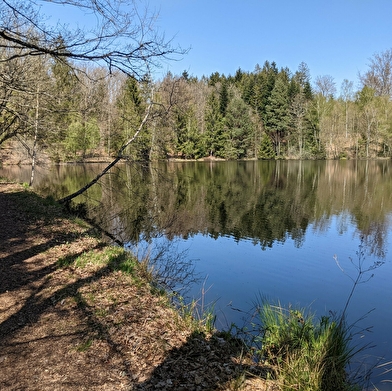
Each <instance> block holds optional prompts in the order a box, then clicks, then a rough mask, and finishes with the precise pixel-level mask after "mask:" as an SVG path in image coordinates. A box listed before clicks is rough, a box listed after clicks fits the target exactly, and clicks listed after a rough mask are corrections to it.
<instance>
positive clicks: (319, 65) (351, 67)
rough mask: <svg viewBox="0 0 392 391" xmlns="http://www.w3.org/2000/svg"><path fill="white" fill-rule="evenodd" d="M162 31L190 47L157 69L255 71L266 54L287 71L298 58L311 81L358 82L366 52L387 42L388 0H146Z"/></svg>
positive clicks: (390, 29)
mask: <svg viewBox="0 0 392 391" xmlns="http://www.w3.org/2000/svg"><path fill="white" fill-rule="evenodd" d="M149 4H150V7H151V8H152V9H156V10H157V11H159V18H158V20H157V25H158V26H159V27H160V29H161V30H162V31H164V32H165V34H166V37H167V38H169V37H174V41H173V42H175V43H178V44H179V45H181V46H182V47H183V48H190V51H189V53H188V54H187V55H186V56H185V57H184V58H183V59H182V60H181V61H176V62H171V63H166V64H164V65H163V68H162V72H163V73H165V72H167V71H169V70H170V71H171V72H172V73H174V74H181V73H182V72H183V71H184V70H187V71H188V73H189V74H190V75H193V76H197V77H201V76H202V75H206V76H209V75H211V74H212V73H213V72H216V71H218V72H220V73H224V74H225V75H228V74H232V75H234V74H235V72H236V70H237V69H238V68H241V69H242V70H243V71H253V70H254V68H255V65H256V64H259V65H261V66H262V65H263V63H264V62H265V61H266V60H268V61H270V62H272V61H275V62H276V64H277V66H278V67H279V68H280V67H288V68H289V69H290V70H291V71H292V72H294V71H296V70H297V68H298V65H299V64H300V63H301V62H302V61H303V62H305V63H306V64H307V65H308V67H309V69H310V74H311V77H312V81H314V80H315V79H316V77H317V76H323V75H331V76H332V77H334V79H335V82H336V87H337V90H338V92H339V90H340V86H341V83H342V81H343V79H348V80H350V81H353V82H354V85H355V86H356V85H357V82H358V72H365V71H366V70H367V66H368V63H369V58H370V57H372V56H373V55H374V53H380V52H382V51H385V50H387V49H390V48H392V0H328V1H326V0H242V1H240V0H150V1H149Z"/></svg>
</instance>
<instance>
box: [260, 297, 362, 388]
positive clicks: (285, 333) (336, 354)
mask: <svg viewBox="0 0 392 391" xmlns="http://www.w3.org/2000/svg"><path fill="white" fill-rule="evenodd" d="M258 312H259V316H260V321H261V325H262V329H263V334H262V335H261V336H260V337H259V342H261V349H260V350H259V351H258V354H259V355H260V357H261V358H262V359H263V360H265V361H266V362H268V363H270V364H272V365H274V366H275V367H276V368H277V374H276V376H277V380H278V383H279V384H281V386H282V389H283V390H290V391H291V390H292V391H294V390H297V389H300V390H306V391H332V390H334V391H335V390H336V391H348V390H359V388H358V387H357V386H355V385H352V384H350V382H349V381H348V380H347V374H346V368H347V365H348V364H349V362H350V360H351V359H352V357H353V356H354V354H356V351H355V350H354V349H353V348H352V347H350V340H351V334H350V328H349V327H347V325H346V323H345V321H344V319H343V318H341V317H333V316H324V317H322V318H321V319H320V320H318V321H316V320H315V319H314V316H313V315H312V314H309V313H306V311H305V310H304V309H292V308H289V309H285V308H283V307H282V306H280V305H277V306H274V305H271V304H268V303H266V302H264V303H262V305H261V306H260V307H259V311H258ZM298 387H299V388H298Z"/></svg>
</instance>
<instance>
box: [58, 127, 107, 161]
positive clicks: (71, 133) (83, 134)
mask: <svg viewBox="0 0 392 391" xmlns="http://www.w3.org/2000/svg"><path fill="white" fill-rule="evenodd" d="M99 141H100V137H99V128H98V125H97V122H96V121H93V120H92V121H90V122H85V123H82V122H79V121H76V122H72V123H71V124H70V125H69V126H68V132H67V136H66V138H65V141H64V143H65V147H66V150H67V152H68V153H71V154H72V155H73V156H76V155H77V153H78V152H81V153H82V157H85V156H86V153H87V151H88V150H91V149H93V148H95V147H97V146H98V144H99Z"/></svg>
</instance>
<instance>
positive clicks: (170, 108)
mask: <svg viewBox="0 0 392 391" xmlns="http://www.w3.org/2000/svg"><path fill="white" fill-rule="evenodd" d="M109 3H110V2H109ZM8 11H9V10H8ZM11 11H14V12H13V15H15V12H16V11H15V9H13V10H12V9H11ZM26 12H27V11H26ZM24 15H25V14H24ZM36 16H38V15H36ZM16 19H18V18H16ZM19 19H20V17H19ZM29 20H32V17H30V18H29ZM16 21H17V20H16ZM14 23H16V22H15V21H14ZM37 23H38V22H37ZM37 23H34V24H33V25H31V26H29V29H28V30H24V33H25V35H24V38H26V40H25V41H23V42H22V40H21V39H19V38H18V37H19V35H20V34H19V33H18V34H19V35H15V36H13V35H12V34H16V32H15V31H16V30H15V29H14V27H13V26H14V25H12V26H11V27H10V28H9V31H6V33H7V34H8V35H7V34H5V33H4V32H3V33H2V34H0V85H1V89H0V94H1V96H0V148H1V149H2V150H3V153H2V155H3V156H4V154H5V153H6V152H7V151H8V153H10V152H9V151H10V150H18V151H19V153H22V154H24V155H25V156H26V159H37V161H38V162H39V161H40V160H42V161H48V160H49V161H51V162H69V161H91V160H94V159H109V158H112V157H113V156H118V154H119V151H120V150H121V157H122V158H126V159H129V160H132V161H135V160H138V161H139V160H149V161H154V160H159V159H169V158H176V159H202V158H214V159H225V160H235V159H345V158H346V159H353V158H354V159H359V158H367V159H369V158H389V157H390V156H391V153H392V152H391V143H392V120H391V114H392V103H391V96H392V50H391V49H387V50H386V51H384V52H382V53H378V54H375V55H374V56H373V57H372V58H370V62H369V65H368V69H367V70H366V71H365V72H364V73H363V74H359V75H358V80H357V81H355V82H354V81H349V80H344V82H343V83H342V85H341V86H339V88H337V86H336V83H335V81H334V79H333V77H332V76H330V75H323V76H316V77H315V78H314V79H313V78H312V77H311V74H310V70H309V68H308V66H307V64H306V63H305V62H302V63H301V64H299V66H298V69H296V70H290V69H288V68H287V67H284V66H279V65H278V64H276V63H275V62H274V61H269V60H265V59H261V62H260V63H262V64H263V65H262V66H261V65H259V64H256V65H255V68H254V69H253V70H251V71H249V70H247V71H245V70H242V69H240V68H239V69H237V70H233V75H231V74H230V75H224V74H221V73H219V70H217V71H216V72H215V73H213V74H211V75H209V76H207V75H206V76H202V77H195V76H192V75H189V74H188V72H187V71H184V72H183V73H182V74H181V75H173V74H172V73H170V72H168V73H167V74H166V75H165V76H164V77H162V78H160V79H156V78H154V77H153V75H154V73H153V72H152V71H150V67H149V66H148V67H145V68H142V67H139V66H137V67H128V68H127V67H126V66H124V64H129V61H130V60H132V61H133V62H132V64H135V63H136V61H135V59H133V58H132V57H127V58H126V61H127V63H125V62H121V61H123V60H122V58H121V57H120V59H118V58H112V57H110V56H112V55H113V54H106V53H99V55H95V54H94V56H93V55H91V57H90V54H91V53H92V51H93V50H94V49H95V47H94V48H88V47H87V48H85V51H84V52H83V53H82V54H80V53H75V52H73V51H72V50H71V49H75V48H78V47H79V46H78V45H80V44H79V43H75V42H71V43H69V41H67V40H66V39H67V37H66V36H65V35H64V36H62V35H57V36H56V39H55V41H54V43H53V42H52V43H51V45H52V46H50V47H44V46H42V45H41V46H40V44H41V43H42V42H41V41H39V40H40V39H41V38H40V37H41V35H42V33H41V31H43V29H42V28H40V31H38V30H39V26H38V25H37ZM20 26H22V27H23V24H21V25H20ZM22 27H20V28H22ZM36 30H37V31H36ZM18 31H19V30H18ZM56 32H57V31H56ZM113 34H115V33H113ZM116 37H117V36H116ZM45 39H47V37H46V38H45ZM68 39H69V38H68ZM97 39H98V42H99V43H100V42H101V41H100V40H102V39H103V37H102V36H100V37H98V38H97ZM99 39H100V40H99ZM35 42H38V43H37V44H36V43H35ZM45 42H46V41H45ZM86 43H87V41H85V42H84V44H86ZM99 43H97V45H96V47H98V45H99ZM156 43H157V44H160V45H161V46H158V48H157V47H154V48H153V49H152V53H151V54H149V55H148V56H147V57H143V56H144V54H140V55H139V57H138V54H137V52H136V49H134V50H133V51H132V52H130V53H132V56H135V52H136V59H137V60H142V61H145V62H149V61H150V60H151V58H154V57H156V58H159V56H161V55H166V54H171V53H173V52H175V50H173V49H171V48H167V47H166V46H164V44H163V43H162V42H161V41H159V40H157V41H156ZM54 44H55V48H54V49H53V45H54ZM162 45H163V47H162ZM26 49H27V50H29V51H28V52H26ZM128 49H129V48H128ZM165 49H166V50H165ZM140 53H142V52H140ZM143 53H144V52H143ZM100 56H101V57H100ZM149 56H150V57H149ZM116 61H119V62H116ZM356 85H357V86H358V87H355V86H356ZM147 110H149V114H148V118H146V119H147V120H146V121H145V124H144V126H143V129H141V131H140V132H138V131H137V130H138V128H139V126H140V124H141V123H142V122H143V118H144V117H145V116H146V111H147ZM134 135H137V137H135V138H134V139H133V136H134ZM130 138H131V139H132V142H129V143H127V140H130ZM125 145H127V147H126V148H122V147H124V146H125Z"/></svg>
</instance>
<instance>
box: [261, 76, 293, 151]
mask: <svg viewBox="0 0 392 391" xmlns="http://www.w3.org/2000/svg"><path fill="white" fill-rule="evenodd" d="M289 124H290V115H289V100H288V85H287V82H286V81H285V80H284V79H283V78H282V77H278V78H277V79H276V82H275V86H274V88H273V90H272V92H271V96H270V97H269V99H268V104H267V106H266V112H265V127H266V130H267V132H268V134H269V135H270V137H271V139H272V140H273V143H274V148H275V153H276V155H280V154H281V142H282V140H283V139H284V137H285V134H286V132H287V131H288V127H289Z"/></svg>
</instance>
